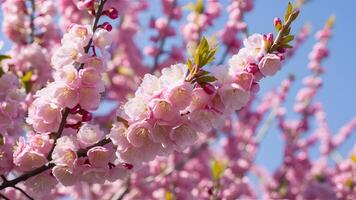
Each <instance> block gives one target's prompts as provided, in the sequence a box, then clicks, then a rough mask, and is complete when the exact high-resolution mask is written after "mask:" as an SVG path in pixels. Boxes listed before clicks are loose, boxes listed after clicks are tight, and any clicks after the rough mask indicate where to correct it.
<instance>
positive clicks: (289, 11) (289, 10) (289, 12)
mask: <svg viewBox="0 0 356 200" xmlns="http://www.w3.org/2000/svg"><path fill="white" fill-rule="evenodd" d="M292 10H293V6H292V4H291V3H290V2H288V6H287V10H286V14H285V15H284V21H287V20H288V18H289V16H290V14H291V13H292Z"/></svg>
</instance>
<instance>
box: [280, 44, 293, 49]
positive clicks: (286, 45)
mask: <svg viewBox="0 0 356 200" xmlns="http://www.w3.org/2000/svg"><path fill="white" fill-rule="evenodd" d="M281 47H282V48H285V49H290V48H293V46H291V45H289V44H282V45H281Z"/></svg>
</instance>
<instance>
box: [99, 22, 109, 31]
mask: <svg viewBox="0 0 356 200" xmlns="http://www.w3.org/2000/svg"><path fill="white" fill-rule="evenodd" d="M99 28H103V29H105V30H107V31H109V32H110V31H111V30H112V26H111V24H110V23H109V22H104V23H103V24H101V25H99Z"/></svg>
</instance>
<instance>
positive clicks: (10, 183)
mask: <svg viewBox="0 0 356 200" xmlns="http://www.w3.org/2000/svg"><path fill="white" fill-rule="evenodd" d="M110 142H111V140H110V139H103V140H101V141H99V142H98V143H96V144H94V145H92V146H90V147H87V148H86V149H80V150H78V151H77V155H78V157H83V156H85V155H86V154H87V152H88V151H89V149H91V148H93V147H96V146H104V145H105V144H108V143H110ZM55 166H56V165H55V164H54V163H53V162H49V163H47V164H46V165H42V166H41V167H39V168H37V169H35V170H32V171H30V172H27V173H25V174H22V175H21V176H19V177H17V178H15V179H13V180H10V181H4V182H3V183H2V184H1V185H0V190H2V189H4V188H7V187H13V186H15V185H16V184H17V183H19V182H22V181H26V180H27V179H29V178H31V177H33V176H36V175H37V174H40V173H42V172H45V171H47V170H48V169H51V168H53V167H55Z"/></svg>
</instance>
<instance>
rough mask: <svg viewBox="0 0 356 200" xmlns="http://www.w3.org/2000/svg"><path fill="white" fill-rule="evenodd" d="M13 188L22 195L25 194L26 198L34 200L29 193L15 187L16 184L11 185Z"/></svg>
mask: <svg viewBox="0 0 356 200" xmlns="http://www.w3.org/2000/svg"><path fill="white" fill-rule="evenodd" d="M12 187H13V188H14V189H16V190H18V191H20V192H21V193H22V194H23V195H25V196H26V197H27V198H28V199H30V200H35V199H34V198H32V197H31V196H30V195H29V194H27V193H26V192H25V191H24V190H23V189H21V188H19V187H17V186H12Z"/></svg>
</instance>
